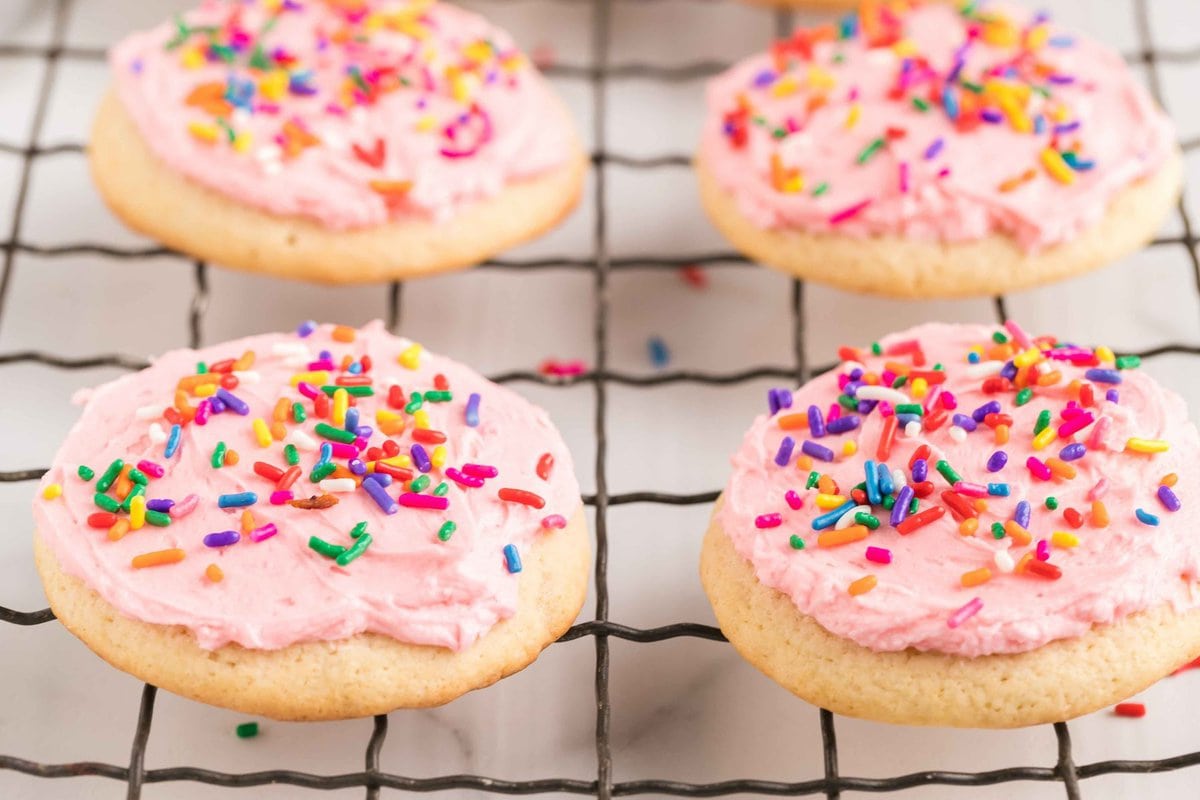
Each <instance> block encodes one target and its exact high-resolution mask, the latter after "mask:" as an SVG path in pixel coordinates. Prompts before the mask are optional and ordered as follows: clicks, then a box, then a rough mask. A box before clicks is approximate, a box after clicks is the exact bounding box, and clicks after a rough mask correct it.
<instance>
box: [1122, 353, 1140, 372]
mask: <svg viewBox="0 0 1200 800" xmlns="http://www.w3.org/2000/svg"><path fill="white" fill-rule="evenodd" d="M1141 365H1142V357H1141V356H1117V360H1116V367H1117V369H1137V368H1138V367H1140V366H1141Z"/></svg>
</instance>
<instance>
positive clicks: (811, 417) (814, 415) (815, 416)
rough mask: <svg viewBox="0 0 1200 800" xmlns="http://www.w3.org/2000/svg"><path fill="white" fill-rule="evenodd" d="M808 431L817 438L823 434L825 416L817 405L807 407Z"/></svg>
mask: <svg viewBox="0 0 1200 800" xmlns="http://www.w3.org/2000/svg"><path fill="white" fill-rule="evenodd" d="M808 432H809V433H811V434H812V435H813V436H814V437H815V438H817V439H820V438H821V437H822V436H824V435H825V417H824V416H823V415H822V414H821V409H820V408H819V407H817V406H809V407H808Z"/></svg>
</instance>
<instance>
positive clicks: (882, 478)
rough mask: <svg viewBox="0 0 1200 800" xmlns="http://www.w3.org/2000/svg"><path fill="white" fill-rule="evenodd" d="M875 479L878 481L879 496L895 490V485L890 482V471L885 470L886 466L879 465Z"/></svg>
mask: <svg viewBox="0 0 1200 800" xmlns="http://www.w3.org/2000/svg"><path fill="white" fill-rule="evenodd" d="M875 477H876V478H877V479H878V480H879V493H880V494H882V495H889V494H891V493H892V492H893V491H895V490H896V483H895V481H893V480H892V471H891V470H890V469H888V468H887V464H880V465H879V468H878V469H877V470H876V472H875Z"/></svg>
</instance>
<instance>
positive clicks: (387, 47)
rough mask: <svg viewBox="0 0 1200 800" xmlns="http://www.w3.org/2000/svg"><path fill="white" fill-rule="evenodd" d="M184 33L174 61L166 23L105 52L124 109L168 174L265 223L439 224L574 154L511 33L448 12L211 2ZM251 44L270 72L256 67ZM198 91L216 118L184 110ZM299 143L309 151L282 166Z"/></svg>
mask: <svg viewBox="0 0 1200 800" xmlns="http://www.w3.org/2000/svg"><path fill="white" fill-rule="evenodd" d="M280 5H283V6H284V8H285V10H284V11H282V12H281V13H279V14H278V17H277V18H276V19H275V22H274V23H273V24H272V23H270V22H269V20H270V19H271V18H272V17H273V12H271V11H270V10H269V9H272V8H275V7H277V6H280ZM183 19H184V20H185V21H186V24H187V25H189V26H191V30H192V31H193V32H192V33H191V35H190V36H189V37H187V39H186V41H185V42H183V43H182V44H178V45H175V46H172V47H170V48H168V47H167V45H168V44H169V43H171V44H174V40H177V33H178V28H177V27H176V25H175V24H173V23H172V24H163V25H160V26H159V27H157V28H154V29H152V30H149V31H145V32H142V33H135V34H133V35H131V36H129V37H128V38H126V39H125V40H124V41H122V42H121V43H120V44H118V45H117V46H116V47H115V48H113V50H112V53H111V57H110V60H111V63H112V67H113V71H114V73H115V76H116V86H117V92H118V95H119V97H120V99H121V102H122V105H123V107H124V108H125V110H126V111H127V112H128V113H129V114H130V116H131V117H132V118H133V120H134V123H135V124H136V125H137V128H138V131H139V132H140V133H141V135H142V138H143V139H145V141H146V143H147V144H148V145H149V147H150V148H151V149H152V150H153V152H154V154H155V155H157V156H158V157H159V158H160V159H161V160H162V161H163V162H165V163H166V164H167V165H168V166H169V167H171V168H172V169H174V170H176V171H178V172H180V173H182V174H183V175H185V176H187V177H188V178H190V179H191V180H193V181H196V182H197V183H200V184H202V185H204V186H206V187H208V188H210V189H214V190H216V191H218V192H220V193H222V194H224V195H226V196H228V197H230V198H232V199H234V200H236V201H238V202H240V203H244V204H246V205H249V206H253V207H255V208H259V209H262V210H264V211H268V212H270V213H273V214H279V215H287V216H302V217H306V218H309V219H312V220H315V221H317V222H319V223H321V224H322V225H325V226H326V227H329V228H334V229H350V228H362V227H368V226H373V225H379V224H382V223H386V222H388V221H389V220H392V219H397V218H407V217H413V216H416V217H430V218H434V219H446V218H448V217H450V216H452V215H453V214H454V213H455V211H456V210H458V209H460V208H462V207H463V206H465V205H467V204H470V203H472V202H475V201H478V200H480V199H483V198H487V197H491V196H493V195H495V194H496V193H498V192H499V191H500V190H501V189H503V188H504V187H505V185H506V184H509V183H511V182H514V181H519V180H522V179H527V178H533V177H536V176H538V175H541V174H543V173H544V172H546V171H548V170H551V169H554V168H555V167H558V166H561V165H562V164H564V163H565V162H566V161H567V160H568V159H569V158H570V157H571V155H572V153H574V152H575V151H576V149H577V145H576V144H575V135H574V132H573V131H572V130H571V126H570V122H569V121H568V120H567V118H566V115H565V114H564V113H563V112H562V106H561V103H560V102H559V101H558V100H557V99H556V98H555V97H554V96H553V94H552V92H551V90H550V88H549V86H548V85H547V83H546V81H545V80H544V79H543V78H542V77H541V75H539V74H538V72H537V71H536V70H535V69H533V67H531V66H530V65H529V63H528V62H527V61H526V60H525V58H524V56H522V55H521V53H520V52H519V51H518V50H517V49H516V47H515V46H514V45H513V43H512V40H511V38H510V37H509V36H508V34H507V33H505V32H504V31H501V30H499V29H497V28H495V27H493V26H492V25H490V24H489V23H488V22H487V21H485V20H484V19H483V18H481V17H479V16H477V15H475V14H472V13H470V12H467V11H463V10H461V9H459V8H456V7H454V6H450V5H444V4H436V5H435V4H434V3H433V2H430V1H428V0H409V1H408V2H384V1H383V0H361V2H360V1H359V0H354V1H353V2H350V1H347V0H342V1H341V2H333V1H332V0H327V1H326V2H322V1H321V0H304V1H303V2H287V3H283V4H280V3H274V2H220V1H219V0H208V2H204V3H202V4H201V5H200V7H199V8H197V9H195V10H194V11H192V12H189V13H188V14H185V15H184V17H183ZM205 26H216V29H217V33H216V34H215V41H216V42H217V43H218V45H220V46H225V45H230V46H233V47H235V48H237V49H236V51H235V56H234V62H233V64H228V63H226V62H225V61H223V60H222V58H221V55H220V52H214V51H212V50H211V49H210V48H208V46H207V43H208V41H209V40H208V34H207V33H205V32H203V31H200V32H195V29H196V28H203V27H205ZM268 26H269V27H268ZM264 30H266V32H265V33H262V31H264ZM260 41H261V43H262V45H263V51H262V52H263V54H264V55H263V56H262V58H263V59H265V60H261V61H257V62H255V66H251V63H252V61H253V60H254V59H253V57H254V54H255V50H256V46H257V44H258V43H259V42H260ZM260 67H261V68H260ZM352 73H353V74H352ZM273 82H278V83H273ZM401 82H403V85H401ZM204 84H211V85H212V86H213V87H215V90H216V94H217V99H218V103H217V105H216V106H215V107H210V106H205V105H198V104H196V98H193V101H194V102H193V103H192V104H189V102H188V100H189V97H192V96H193V92H194V91H196V89H197V87H199V86H202V85H204ZM231 85H233V86H234V89H235V91H233V92H231V93H230V95H229V96H232V97H237V98H242V97H243V95H242V94H241V92H242V91H245V92H246V94H245V95H244V102H240V104H235V105H237V108H236V109H231V108H230V107H221V105H220V103H219V99H220V96H221V95H222V94H223V92H222V91H221V87H222V86H225V87H229V86H231ZM289 86H290V88H288V87H289ZM281 87H282V88H281ZM276 89H280V91H279V93H278V95H276V94H275V91H276ZM218 118H219V119H218ZM231 132H232V135H236V136H237V137H238V138H237V141H236V143H235V142H231V141H230V136H231ZM305 133H306V134H307V135H311V136H312V137H313V139H312V140H311V141H313V142H314V143H313V145H312V146H306V147H303V148H302V149H298V150H297V151H296V152H290V151H289V146H288V144H287V141H291V142H301V141H305V140H306V136H305ZM451 134H452V135H451ZM205 137H215V140H216V141H212V142H210V141H207V140H206V138H205ZM285 140H286V141H285ZM356 147H357V148H358V149H359V150H360V151H361V152H359V153H356V151H355V148H356ZM379 182H383V183H379ZM373 185H375V187H376V188H373ZM380 188H382V191H381V190H378V189H380Z"/></svg>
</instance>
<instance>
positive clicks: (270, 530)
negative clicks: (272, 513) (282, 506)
mask: <svg viewBox="0 0 1200 800" xmlns="http://www.w3.org/2000/svg"><path fill="white" fill-rule="evenodd" d="M277 533H279V529H278V528H276V527H275V523H274V522H268V523H267V524H266V525H263V526H262V527H260V528H255V529H254V530H252V531H250V538H251V539H252V540H254V541H256V542H261V541H263V540H264V539H270V538H271V537H272V536H274V535H275V534H277Z"/></svg>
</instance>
